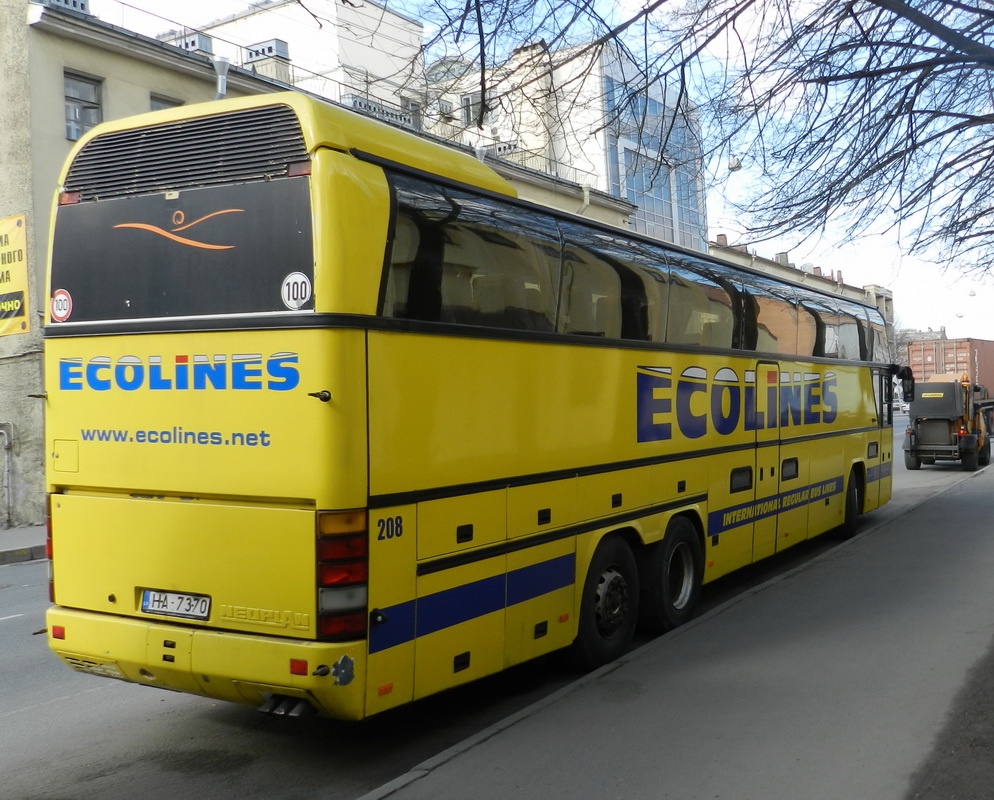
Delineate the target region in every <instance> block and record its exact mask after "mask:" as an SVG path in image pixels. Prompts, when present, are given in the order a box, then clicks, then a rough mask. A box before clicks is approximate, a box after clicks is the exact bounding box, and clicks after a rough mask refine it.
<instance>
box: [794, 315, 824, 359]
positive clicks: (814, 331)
mask: <svg viewBox="0 0 994 800" xmlns="http://www.w3.org/2000/svg"><path fill="white" fill-rule="evenodd" d="M820 324H821V320H820V319H819V317H818V315H817V314H816V313H815V312H814V311H812V310H811V309H810V308H808V307H807V305H805V304H801V305H800V306H799V307H798V310H797V354H798V355H800V356H816V355H821V352H822V351H823V350H824V347H825V337H824V333H822V335H821V337H819V335H818V334H819V325H820ZM823 328H824V326H822V329H823ZM819 341H820V343H819Z"/></svg>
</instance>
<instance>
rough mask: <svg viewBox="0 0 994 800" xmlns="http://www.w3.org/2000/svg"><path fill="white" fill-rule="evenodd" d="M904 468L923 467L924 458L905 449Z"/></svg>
mask: <svg viewBox="0 0 994 800" xmlns="http://www.w3.org/2000/svg"><path fill="white" fill-rule="evenodd" d="M904 468H905V469H921V468H922V460H921V459H920V458H918V456H913V455H911V453H909V452H908V451H907V450H905V451H904Z"/></svg>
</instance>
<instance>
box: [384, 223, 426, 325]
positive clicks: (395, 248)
mask: <svg viewBox="0 0 994 800" xmlns="http://www.w3.org/2000/svg"><path fill="white" fill-rule="evenodd" d="M418 240H419V235H418V229H417V226H416V225H415V224H414V221H413V220H412V219H411V218H410V217H409V216H408V215H407V214H406V213H403V212H402V213H399V214H397V218H396V221H395V225H394V237H393V241H392V246H391V248H390V265H389V269H388V270H387V279H386V290H385V292H384V300H383V316H385V317H406V316H407V294H408V291H409V289H410V282H411V267H412V266H413V265H414V257H415V255H416V254H417V251H418Z"/></svg>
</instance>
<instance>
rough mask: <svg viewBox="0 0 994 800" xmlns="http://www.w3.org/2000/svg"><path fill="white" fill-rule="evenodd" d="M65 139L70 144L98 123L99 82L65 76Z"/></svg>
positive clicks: (80, 76)
mask: <svg viewBox="0 0 994 800" xmlns="http://www.w3.org/2000/svg"><path fill="white" fill-rule="evenodd" d="M65 92H66V138H67V139H69V140H70V141H72V142H75V141H76V140H77V139H79V138H80V137H81V136H82V135H83V134H84V133H86V132H87V131H88V130H90V128H92V127H94V126H95V125H97V124H99V123H100V120H101V111H100V81H98V80H94V79H92V78H84V77H83V76H82V75H71V74H69V73H66V75H65Z"/></svg>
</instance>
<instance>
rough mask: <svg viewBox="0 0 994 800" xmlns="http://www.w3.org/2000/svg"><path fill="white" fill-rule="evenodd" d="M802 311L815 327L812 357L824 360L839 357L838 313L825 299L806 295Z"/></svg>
mask: <svg viewBox="0 0 994 800" xmlns="http://www.w3.org/2000/svg"><path fill="white" fill-rule="evenodd" d="M803 305H804V309H805V311H807V312H808V314H809V315H810V316H811V319H812V320H813V324H814V326H815V342H814V348H813V351H812V355H815V356H824V357H825V358H838V357H839V312H838V310H837V309H836V308H835V307H834V305H831V304H830V301H829V299H828V298H827V297H825V298H823V297H820V296H816V295H808V296H807V297H806V298H805V299H804V303H803Z"/></svg>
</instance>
